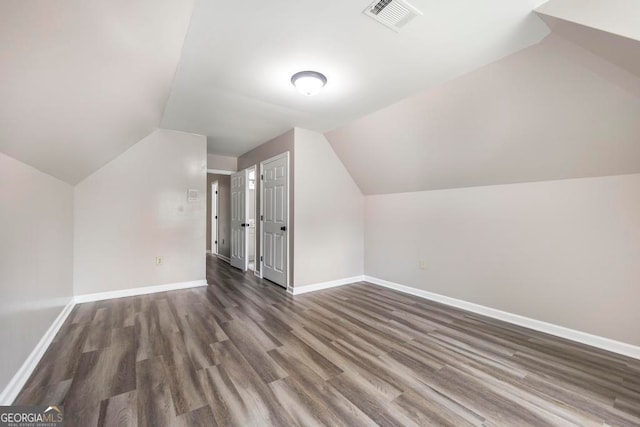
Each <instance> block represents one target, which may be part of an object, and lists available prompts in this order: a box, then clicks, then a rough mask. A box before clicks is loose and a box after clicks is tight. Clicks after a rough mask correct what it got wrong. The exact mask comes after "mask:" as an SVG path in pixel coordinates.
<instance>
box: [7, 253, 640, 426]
mask: <svg viewBox="0 0 640 427" xmlns="http://www.w3.org/2000/svg"><path fill="white" fill-rule="evenodd" d="M207 275H208V281H209V284H210V286H209V287H207V288H194V289H190V290H182V291H175V292H166V293H159V294H153V295H145V296H138V297H131V298H122V299H117V300H109V301H101V302H95V303H87V304H81V305H78V306H76V307H75V309H74V311H73V313H72V314H71V316H70V317H69V319H68V320H67V322H66V323H65V325H64V326H63V328H62V330H61V331H60V333H59V334H58V335H57V337H56V339H55V341H54V342H53V344H52V345H51V347H50V349H49V350H48V352H47V353H46V355H45V356H44V358H43V360H42V361H41V363H40V364H39V366H38V368H37V369H36V371H35V372H34V374H33V376H32V377H31V379H30V380H29V381H28V383H27V385H26V387H25V388H24V389H23V390H22V392H21V394H20V395H19V397H18V399H17V401H16V404H25V405H27V404H28V405H35V404H46V405H51V404H56V403H61V404H63V405H64V409H65V415H66V425H67V426H83V427H84V426H94V425H108V426H111V425H144V426H192V425H193V426H197V425H202V426H215V425H235V426H247V425H261V426H262V425H278V426H295V425H300V426H312V425H328V426H359V425H398V426H411V425H421V426H423V425H455V426H461V425H504V426H523V425H532V426H542V425H562V426H567V425H581V426H584V425H603V423H606V424H607V425H612V426H614V425H615V426H638V425H640V361H637V360H633V359H629V358H625V357H621V356H617V355H614V354H610V353H606V352H604V351H600V350H596V349H592V348H588V347H585V346H582V345H578V344H573V343H570V342H568V341H564V340H561V339H557V338H554V337H550V336H547V335H544V334H540V333H536V332H532V331H529V330H526V329H523V328H520V327H516V326H513V325H509V324H506V323H502V322H499V321H496V320H491V319H487V318H483V317H481V316H478V315H474V314H470V313H466V312H464V311H460V310H456V309H452V308H450V307H446V306H443V305H439V304H435V303H432V302H428V301H425V300H422V299H418V298H416V297H413V296H409V295H405V294H401V293H398V292H395V291H391V290H387V289H384V288H380V287H377V286H373V285H365V284H357V285H351V286H345V287H341V288H334V289H330V290H326V291H322V292H316V293H312V294H305V295H300V296H296V297H292V296H290V295H288V294H286V293H285V292H284V290H282V289H281V288H279V287H277V286H274V285H270V284H269V283H268V282H266V281H261V280H260V279H258V278H256V277H255V276H254V275H253V272H249V273H247V274H243V273H241V272H239V271H237V270H234V269H232V268H230V267H229V266H228V265H227V264H225V263H224V262H222V261H218V260H217V259H214V258H209V260H208V274H207Z"/></svg>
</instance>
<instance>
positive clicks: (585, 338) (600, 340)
mask: <svg viewBox="0 0 640 427" xmlns="http://www.w3.org/2000/svg"><path fill="white" fill-rule="evenodd" d="M364 280H365V281H366V282H369V283H373V284H374V285H379V286H383V287H385V288H389V289H394V290H396V291H400V292H404V293H406V294H411V295H415V296H417V297H420V298H424V299H428V300H431V301H435V302H439V303H442V304H446V305H449V306H452V307H456V308H461V309H463V310H467V311H470V312H473V313H477V314H481V315H483V316H487V317H491V318H493V319H498V320H502V321H505V322H508V323H512V324H514V325H518V326H523V327H525V328H529V329H533V330H535V331H539V332H544V333H546V334H550V335H555V336H557V337H560V338H565V339H568V340H570V341H575V342H577V343H581V344H586V345H589V346H591V347H596V348H599V349H602V350H606V351H610V352H612V353H617V354H621V355H624V356H628V357H632V358H634V359H640V347H638V346H635V345H631V344H627V343H623V342H620V341H615V340H612V339H609V338H604V337H601V336H598V335H592V334H589V333H586V332H581V331H576V330H575V329H569V328H565V327H564V326H558V325H554V324H552V323H547V322H543V321H540V320H536V319H531V318H529V317H524V316H520V315H518V314H513V313H509V312H506V311H502V310H497V309H495V308H491V307H486V306H484V305H480V304H474V303H471V302H467V301H463V300H459V299H456V298H451V297H447V296H444V295H440V294H436V293H433V292H428V291H423V290H422V289H416V288H412V287H410V286H405V285H400V284H398V283H394V282H389V281H388V280H383V279H378V278H376V277H371V276H365V277H364Z"/></svg>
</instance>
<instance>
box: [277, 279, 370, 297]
mask: <svg viewBox="0 0 640 427" xmlns="http://www.w3.org/2000/svg"><path fill="white" fill-rule="evenodd" d="M364 279H365V277H364V276H353V277H346V278H344V279H338V280H332V281H330V282H321V283H315V284H313V285H305V286H294V287H293V289H291V290H289V289H287V292H289V293H290V294H293V295H300V294H306V293H307V292H316V291H321V290H323V289H329V288H335V287H337V286H344V285H350V284H352V283H357V282H362V281H364Z"/></svg>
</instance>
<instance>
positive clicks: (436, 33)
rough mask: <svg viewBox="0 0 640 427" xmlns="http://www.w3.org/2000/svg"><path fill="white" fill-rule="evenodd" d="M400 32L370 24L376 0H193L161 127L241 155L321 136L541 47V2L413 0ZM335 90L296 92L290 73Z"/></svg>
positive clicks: (218, 151) (543, 29)
mask: <svg viewBox="0 0 640 427" xmlns="http://www.w3.org/2000/svg"><path fill="white" fill-rule="evenodd" d="M410 2H411V3H412V4H413V5H414V6H416V7H417V8H418V9H420V10H421V11H422V12H424V15H423V16H420V17H419V18H416V19H414V20H413V21H412V22H411V23H410V24H408V25H407V26H406V27H405V28H403V30H402V31H401V32H400V33H395V32H394V31H392V30H390V29H388V28H386V27H384V26H383V25H381V24H379V23H377V22H375V21H374V20H372V19H370V18H369V17H367V16H365V15H364V14H363V13H362V11H363V10H364V9H365V8H366V7H367V6H368V5H369V4H370V3H371V0H350V1H345V0H324V1H310V0H301V1H292V0H271V1H268V2H261V1H251V2H247V1H227V2H219V1H212V0H196V6H195V10H194V14H193V19H192V23H191V27H190V29H189V34H188V35H187V40H186V42H185V46H184V50H183V54H182V59H181V61H180V67H179V70H178V73H177V75H176V80H175V83H174V87H173V90H172V93H171V97H170V99H169V103H168V104H167V109H166V112H165V115H164V117H163V120H162V127H164V128H168V129H175V130H182V131H188V132H195V133H199V134H204V135H207V136H208V140H207V141H208V147H209V152H211V153H215V154H222V155H234V156H237V155H240V154H242V153H244V152H246V151H248V150H250V149H251V148H253V147H255V146H256V145H259V144H261V143H262V142H264V141H266V140H269V139H271V138H273V137H275V136H277V135H280V134H282V133H283V132H285V131H286V130H288V129H291V128H293V127H295V126H298V127H303V128H307V129H311V130H315V131H326V130H329V129H334V128H335V127H337V126H340V125H342V124H345V123H348V122H349V121H350V120H353V119H356V118H358V117H361V116H362V115H364V114H368V113H370V112H372V111H375V110H377V109H380V108H382V107H384V106H386V105H389V104H391V103H393V102H397V101H398V100H400V99H403V98H405V97H407V96H409V95H411V94H414V93H416V92H418V91H420V90H423V89H425V88H429V87H433V86H434V85H437V84H440V83H442V82H444V81H447V80H450V79H451V78H454V77H456V76H459V75H462V74H465V73H468V72H470V71H472V70H475V69H477V68H478V67H481V66H483V65H486V64H488V63H490V62H492V61H495V60H498V59H500V58H502V57H505V56H507V55H509V54H511V53H513V52H516V51H518V50H521V49H523V48H525V47H528V46H531V45H533V44H536V43H538V42H539V41H540V40H542V39H543V38H544V37H545V36H546V35H547V34H548V33H549V29H548V27H547V26H546V25H545V24H544V22H543V21H542V20H541V19H540V18H539V17H538V16H537V15H536V14H535V13H534V12H533V9H534V7H536V6H537V5H538V4H539V3H540V2H539V1H538V0H483V1H477V0H453V1H437V2H434V1H431V0H410ZM305 69H312V70H317V71H320V72H322V73H324V74H326V76H327V78H328V80H329V81H328V84H327V86H326V87H325V89H324V90H323V91H322V92H321V93H320V94H319V95H317V96H315V97H312V98H308V97H305V96H302V95H300V94H298V93H297V92H296V91H295V89H294V88H293V87H292V85H291V84H290V78H291V75H292V74H294V73H295V72H297V71H301V70H305Z"/></svg>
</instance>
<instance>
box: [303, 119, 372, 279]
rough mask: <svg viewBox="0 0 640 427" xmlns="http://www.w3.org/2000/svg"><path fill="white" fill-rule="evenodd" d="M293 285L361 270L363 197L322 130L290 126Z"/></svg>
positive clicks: (354, 273) (362, 259)
mask: <svg viewBox="0 0 640 427" xmlns="http://www.w3.org/2000/svg"><path fill="white" fill-rule="evenodd" d="M295 145H296V150H295V158H296V171H295V180H296V189H295V223H296V234H295V254H294V256H295V262H296V264H295V270H294V275H295V279H294V283H295V286H296V287H299V286H305V285H312V284H315V283H321V282H329V281H332V280H338V279H344V278H348V277H354V276H359V275H362V274H364V198H363V196H362V193H361V192H360V189H359V188H358V186H357V185H356V184H355V182H354V181H353V178H351V175H349V172H347V170H346V169H345V167H344V165H343V164H342V162H341V161H340V159H339V158H338V156H337V155H336V153H335V152H334V151H333V148H331V145H329V142H328V141H327V140H326V138H325V137H324V135H322V134H321V133H317V132H313V131H310V130H306V129H300V128H296V129H295Z"/></svg>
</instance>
